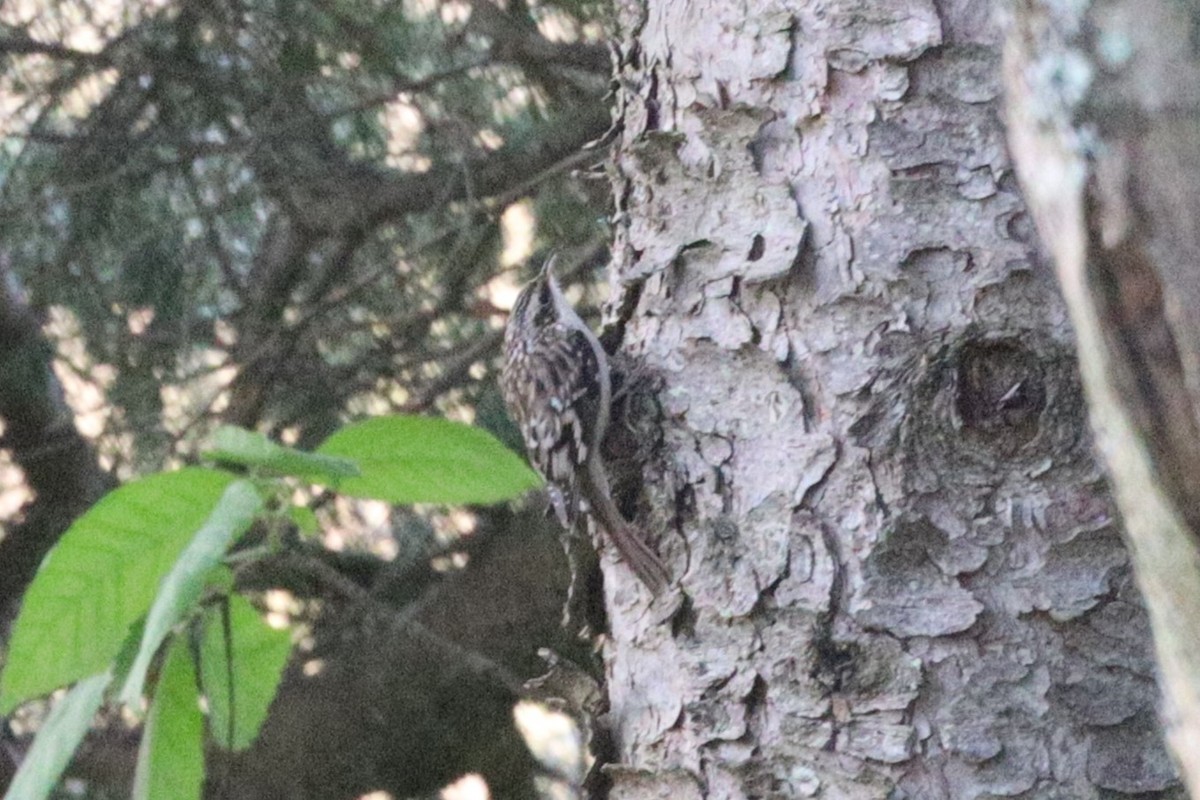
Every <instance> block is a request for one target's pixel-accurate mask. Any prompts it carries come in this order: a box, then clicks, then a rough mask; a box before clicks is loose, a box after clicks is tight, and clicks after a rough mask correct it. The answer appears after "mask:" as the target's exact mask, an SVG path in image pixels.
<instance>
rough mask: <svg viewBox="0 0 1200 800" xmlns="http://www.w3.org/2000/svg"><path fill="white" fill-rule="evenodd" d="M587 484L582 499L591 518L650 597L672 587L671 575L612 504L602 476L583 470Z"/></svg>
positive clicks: (606, 484)
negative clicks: (587, 507) (644, 586)
mask: <svg viewBox="0 0 1200 800" xmlns="http://www.w3.org/2000/svg"><path fill="white" fill-rule="evenodd" d="M585 474H586V477H585V480H586V481H587V482H588V484H589V485H588V486H587V487H586V491H585V492H584V496H585V497H586V499H587V502H588V505H589V506H590V510H591V512H592V515H593V517H594V518H595V519H596V521H597V522H598V523H599V524H600V527H602V528H604V530H605V532H606V533H607V534H608V537H609V538H610V539H611V540H612V543H613V545H614V546H615V547H616V548H617V553H618V554H620V556H621V560H622V561H624V562H625V563H626V564H627V565H628V566H629V568H630V569H632V570H633V573H634V574H635V575H637V577H638V579H639V580H640V581H641V582H642V583H644V584H645V585H646V588H647V589H649V590H650V591H651V592H652V593H653V594H655V595H659V594H662V593H663V592H664V591H666V589H667V587H668V586H670V585H671V572H670V570H668V569H667V567H666V565H665V564H663V562H662V559H660V558H659V557H658V554H657V553H655V552H654V551H653V550H652V549H650V545H648V544H646V543H645V542H644V541H642V538H641V537H640V536H639V535H638V532H637V531H636V530H635V529H634V527H633V526H632V525H630V524H629V522H628V521H626V519H625V517H623V516H622V515H621V512H620V511H619V510H618V509H617V505H616V503H614V502H613V499H612V494H611V492H610V491H609V488H608V481H607V480H606V479H605V478H604V476H603V475H600V476H599V477H597V476H596V475H595V474H593V471H592V470H590V469H589V470H586V471H585Z"/></svg>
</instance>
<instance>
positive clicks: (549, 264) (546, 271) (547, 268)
mask: <svg viewBox="0 0 1200 800" xmlns="http://www.w3.org/2000/svg"><path fill="white" fill-rule="evenodd" d="M557 261H558V253H551V254H550V257H549V258H547V259H546V261H545V263H544V264H542V277H543V278H548V279H550V280H553V279H554V264H555V262H557Z"/></svg>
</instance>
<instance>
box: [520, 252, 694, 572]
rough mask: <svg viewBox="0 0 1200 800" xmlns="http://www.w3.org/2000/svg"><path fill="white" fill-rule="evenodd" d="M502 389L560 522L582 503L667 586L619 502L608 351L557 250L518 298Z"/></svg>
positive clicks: (635, 563)
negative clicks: (610, 438)
mask: <svg viewBox="0 0 1200 800" xmlns="http://www.w3.org/2000/svg"><path fill="white" fill-rule="evenodd" d="M500 388H501V390H502V391H503V392H504V402H505V403H506V404H507V405H508V409H509V412H510V413H511V414H512V415H513V418H514V419H515V420H516V422H517V425H518V426H519V427H520V429H521V435H522V436H523V437H524V439H525V449H526V450H527V451H528V452H529V459H530V461H532V462H533V466H534V467H535V468H536V469H537V470H538V472H540V473H541V474H542V477H544V478H545V479H546V483H547V484H549V491H550V502H551V505H552V506H553V507H554V512H555V514H556V515H557V516H558V521H559V522H560V523H562V525H563V527H564V528H568V529H569V528H571V527H572V526H573V524H574V522H575V519H576V517H577V515H578V512H579V510H580V508H581V506H582V507H584V510H585V511H587V512H588V513H590V514H591V515H592V516H593V517H594V518H595V520H596V521H597V522H598V523H599V524H600V526H601V527H602V528H604V530H605V531H606V532H607V533H608V535H609V537H610V538H611V539H612V542H613V544H614V545H616V548H617V552H618V553H620V555H621V558H622V559H624V561H625V563H626V564H628V565H629V567H630V568H631V569H632V570H633V571H634V573H635V574H636V575H637V576H638V578H640V579H641V581H642V583H644V584H646V586H647V588H649V589H650V591H652V592H653V593H655V594H659V593H660V592H662V591H663V590H664V589H666V587H667V585H668V584H669V583H670V573H669V572H667V568H666V567H665V566H664V565H663V563H662V561H660V560H659V558H658V556H657V555H655V553H654V551H653V550H651V549H650V547H649V546H648V545H647V544H646V543H645V542H643V541H642V540H641V538H640V537H639V536H638V534H637V532H636V531H635V530H634V529H633V526H631V525H630V524H629V522H627V521H626V519H625V518H624V517H623V516H622V515H621V512H620V511H619V510H618V509H617V505H616V503H614V502H613V499H612V492H611V490H610V489H609V485H608V476H607V475H606V474H605V472H604V463H603V459H602V458H601V456H600V445H601V443H602V442H603V441H604V433H605V430H606V429H607V428H608V421H609V414H610V413H611V406H612V378H611V375H610V372H609V366H608V356H607V355H606V354H605V352H604V348H603V347H601V346H600V340H599V339H597V338H596V335H595V334H594V333H592V331H591V329H590V328H588V326H587V324H585V323H584V321H583V320H582V319H580V318H579V314H577V313H576V312H575V309H574V308H572V307H571V304H570V303H568V302H567V299H566V297H564V296H563V293H562V289H561V288H560V287H559V285H558V281H557V280H555V278H554V257H553V256H551V257H550V258H549V259H547V261H546V264H545V266H543V267H542V271H541V274H539V275H538V277H537V278H535V279H534V280H533V281H531V282H530V283H529V285H528V286H526V287H525V288H524V289H522V290H521V294H520V295H519V296H518V297H517V302H516V304H514V305H513V309H512V314H511V315H510V316H509V318H508V327H507V329H506V330H505V331H504V369H503V371H502V373H501V375H500Z"/></svg>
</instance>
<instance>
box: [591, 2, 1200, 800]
mask: <svg viewBox="0 0 1200 800" xmlns="http://www.w3.org/2000/svg"><path fill="white" fill-rule="evenodd" d="M986 5H987V4H981V3H976V2H972V1H971V0H946V1H945V2H941V3H938V4H936V5H935V4H934V3H932V2H921V1H920V0H899V1H898V2H893V3H885V4H880V3H860V2H854V0H829V1H828V2H817V3H793V4H784V3H779V2H772V0H754V1H753V2H748V3H745V4H728V3H713V4H707V3H684V2H681V1H680V0H645V2H644V4H643V3H637V2H630V3H626V4H624V5H622V6H621V7H620V19H619V22H620V25H621V28H622V37H623V43H622V46H623V53H622V64H621V74H620V78H621V85H622V94H621V101H622V109H621V115H622V117H623V122H624V128H623V133H622V136H621V139H620V141H619V143H618V147H617V153H616V166H615V170H614V180H615V184H616V185H615V192H616V197H617V203H618V215H619V216H618V220H619V223H620V224H619V225H618V232H617V241H616V247H615V253H616V259H617V266H618V272H619V277H620V283H621V286H622V289H623V292H624V295H625V298H626V300H628V301H629V302H625V303H622V304H620V305H623V306H625V307H626V308H628V307H631V306H632V307H633V310H632V316H631V318H630V319H629V320H628V323H627V325H626V335H625V341H624V349H625V350H626V351H627V352H629V353H631V354H633V355H634V356H635V357H636V358H638V359H639V360H640V361H641V362H643V363H644V364H645V368H646V371H647V372H649V373H651V374H653V375H656V376H657V379H658V380H659V381H660V391H659V395H658V396H659V399H660V402H661V405H662V423H663V436H664V447H663V448H662V452H661V453H660V454H659V455H658V457H656V458H653V459H651V460H650V461H649V462H648V463H647V465H646V467H645V479H646V480H645V485H646V489H645V497H644V498H643V502H642V503H641V509H642V510H641V513H640V515H639V517H638V521H639V524H640V527H641V529H642V530H645V531H647V532H648V535H649V537H650V538H651V539H652V540H653V541H654V543H655V544H656V546H657V548H658V550H659V552H661V553H662V554H663V556H664V558H665V559H666V561H667V562H668V563H669V565H670V566H671V569H672V571H673V573H674V574H675V575H676V576H677V577H681V592H682V595H681V596H677V597H675V598H668V599H661V600H659V601H657V602H656V603H654V604H651V603H650V602H649V597H648V595H647V594H646V593H645V592H643V591H641V590H640V589H639V588H638V586H637V584H636V581H635V579H634V578H633V576H632V575H631V574H630V573H629V572H628V571H627V570H624V569H622V568H621V567H619V566H617V565H615V564H614V563H612V562H611V561H609V563H608V567H609V570H608V573H607V574H608V580H607V584H606V586H607V592H608V601H609V608H610V627H611V637H610V639H609V640H608V643H607V649H606V652H605V656H606V666H607V671H608V690H609V696H610V702H611V708H612V715H611V716H612V724H613V728H614V734H615V739H616V745H617V751H618V753H619V756H620V759H621V761H622V762H623V766H620V767H610V768H609V770H608V774H609V776H610V778H611V780H612V784H613V793H612V797H614V798H618V797H619V798H637V797H665V796H668V795H667V792H670V793H671V794H670V796H671V797H673V798H676V800H683V799H684V798H701V797H709V798H733V799H736V798H748V797H788V798H791V797H824V798H884V797H887V798H920V799H921V800H935V799H936V798H945V800H963V799H964V798H976V797H985V796H986V797H993V796H1003V797H1009V796H1021V797H1030V798H1032V797H1038V798H1043V797H1044V798H1051V797H1054V798H1062V797H1069V798H1078V799H1079V800H1083V799H1084V798H1098V797H1102V796H1103V797H1112V796H1119V795H1121V794H1136V793H1146V792H1161V793H1162V794H1161V795H1159V796H1167V797H1181V796H1183V795H1182V790H1181V789H1180V788H1179V785H1178V783H1177V780H1176V778H1175V775H1174V772H1173V770H1172V767H1171V764H1170V762H1169V761H1168V758H1167V756H1166V754H1165V751H1164V749H1163V747H1162V742H1161V735H1160V732H1159V729H1158V725H1157V720H1156V712H1155V702H1156V696H1157V695H1156V690H1155V685H1154V667H1153V663H1152V659H1151V650H1150V642H1149V633H1148V623H1147V620H1146V617H1145V614H1144V612H1143V610H1142V606H1141V601H1140V599H1139V597H1138V595H1137V593H1136V590H1135V588H1134V586H1133V585H1132V582H1131V576H1130V570H1129V566H1128V557H1127V555H1126V552H1125V549H1124V547H1123V545H1122V542H1121V538H1120V535H1119V532H1118V530H1117V524H1116V521H1115V519H1114V509H1113V506H1112V504H1111V502H1110V498H1109V495H1108V493H1107V490H1106V488H1105V485H1104V483H1103V481H1102V478H1101V475H1100V473H1099V472H1098V469H1097V467H1096V464H1095V463H1094V461H1093V459H1092V456H1091V442H1090V439H1089V437H1088V435H1087V432H1086V420H1085V413H1084V409H1083V402H1082V399H1081V391H1080V386H1079V382H1078V379H1077V376H1076V368H1075V360H1074V357H1073V342H1072V339H1071V333H1070V329H1069V326H1068V321H1067V317H1066V313H1065V310H1064V307H1063V305H1062V303H1061V301H1060V298H1059V296H1058V294H1057V292H1056V289H1055V285H1054V281H1053V277H1052V275H1051V273H1050V270H1049V269H1048V268H1047V267H1046V266H1044V265H1043V263H1042V262H1041V261H1039V259H1038V256H1037V253H1036V244H1035V243H1034V241H1033V236H1034V234H1033V226H1032V224H1031V223H1030V221H1029V219H1028V217H1027V216H1026V213H1025V209H1024V204H1023V200H1022V198H1021V196H1020V195H1019V194H1018V190H1017V187H1016V185H1015V180H1014V178H1013V175H1012V173H1011V168H1010V164H1009V161H1008V156H1007V152H1006V148H1005V142H1004V131H1003V129H1002V127H1001V123H1000V121H999V116H998V115H999V110H1000V109H999V105H1000V86H1001V73H1000V49H999V41H1000V38H999V30H998V28H996V27H995V26H994V25H993V23H992V22H991V20H990V19H989V16H988V12H987V10H986ZM635 298H636V303H634V302H633V300H634V299H635ZM609 558H611V557H609Z"/></svg>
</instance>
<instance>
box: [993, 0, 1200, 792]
mask: <svg viewBox="0 0 1200 800" xmlns="http://www.w3.org/2000/svg"><path fill="white" fill-rule="evenodd" d="M1007 28H1008V47H1007V48H1006V64H1005V77H1006V82H1007V84H1008V87H1007V88H1008V90H1009V91H1008V97H1009V102H1008V112H1009V116H1010V138H1011V142H1012V149H1013V155H1014V158H1015V160H1016V163H1017V166H1018V169H1019V173H1020V175H1021V179H1022V183H1023V184H1024V185H1025V187H1026V191H1027V193H1028V197H1029V200H1030V206H1031V208H1032V209H1033V212H1034V216H1035V217H1036V219H1037V222H1038V228H1039V230H1040V231H1041V233H1042V236H1043V238H1044V239H1045V240H1046V243H1047V245H1048V246H1049V249H1050V250H1051V251H1052V252H1053V254H1054V257H1055V261H1056V265H1057V269H1058V275H1059V279H1060V280H1061V282H1062V286H1063V293H1064V295H1065V297H1066V300H1067V304H1068V306H1069V307H1070V310H1071V317H1072V320H1073V322H1074V324H1075V327H1076V330H1077V331H1078V336H1079V353H1080V364H1081V369H1082V373H1083V377H1084V381H1085V384H1086V386H1087V393H1088V400H1089V405H1090V407H1091V412H1092V421H1093V423H1094V425H1095V427H1096V430H1097V441H1098V444H1099V449H1100V452H1101V454H1102V455H1103V456H1104V458H1105V461H1107V463H1108V466H1109V470H1110V473H1111V476H1112V482H1113V485H1114V489H1115V494H1116V497H1117V500H1118V502H1119V504H1120V507H1121V511H1122V514H1123V517H1124V519H1125V521H1126V528H1127V531H1128V534H1129V540H1130V550H1131V552H1132V553H1133V555H1134V564H1135V567H1136V570H1137V575H1138V582H1139V584H1140V586H1141V588H1142V591H1143V593H1144V595H1145V598H1146V603H1147V606H1148V607H1149V611H1150V619H1151V621H1152V622H1153V627H1154V638H1155V646H1156V651H1157V654H1158V659H1159V664H1160V669H1161V673H1162V678H1163V687H1164V689H1165V690H1166V695H1167V699H1168V701H1169V705H1168V712H1167V714H1166V717H1167V720H1168V722H1169V723H1170V725H1169V734H1170V735H1169V737H1168V739H1169V741H1170V743H1171V745H1172V747H1173V748H1174V751H1175V754H1176V755H1177V756H1178V758H1179V762H1180V764H1181V766H1182V771H1183V773H1184V776H1185V779H1186V781H1187V784H1188V786H1189V787H1190V789H1191V791H1192V795H1193V796H1200V688H1198V687H1200V316H1198V315H1200V268H1198V266H1197V265H1198V264H1200V238H1198V237H1197V235H1196V219H1197V217H1198V216H1200V181H1198V179H1200V88H1198V87H1200V83H1198V79H1200V46H1198V43H1197V38H1196V32H1197V30H1200V9H1197V7H1196V5H1195V4H1194V3H1191V4H1189V3H1178V2H1165V1H1164V0H1148V1H1147V2H1143V1H1142V0H1137V2H1133V1H1132V0H1124V2H1111V1H1106V2H1096V3H1086V4H1062V3H1053V2H1020V3H1015V4H1014V6H1013V9H1012V15H1011V17H1010V19H1009V24H1008V26H1007Z"/></svg>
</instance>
